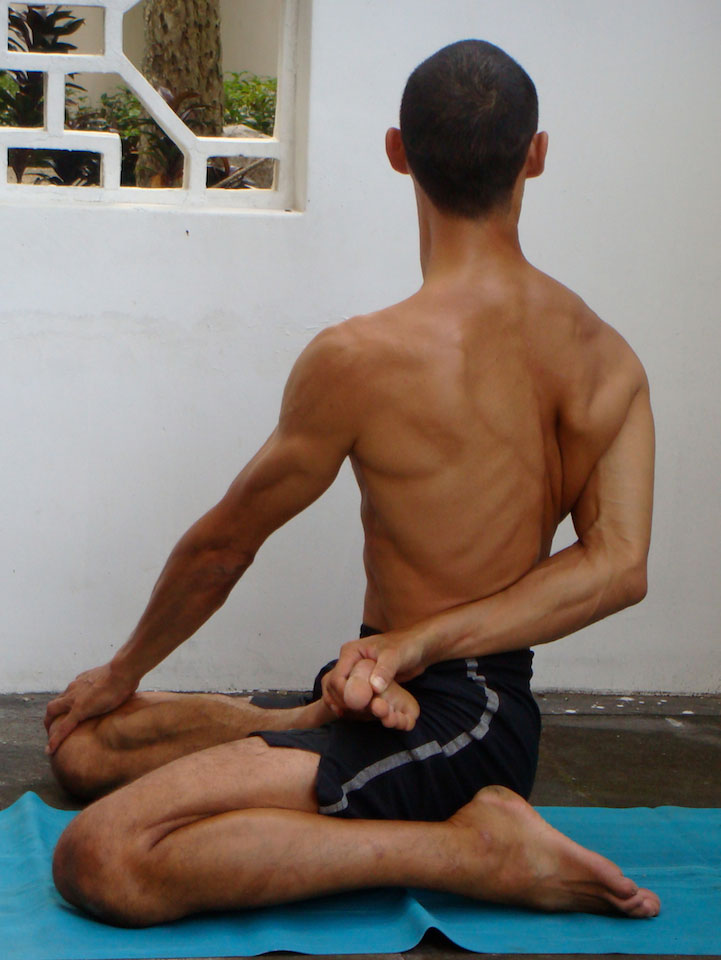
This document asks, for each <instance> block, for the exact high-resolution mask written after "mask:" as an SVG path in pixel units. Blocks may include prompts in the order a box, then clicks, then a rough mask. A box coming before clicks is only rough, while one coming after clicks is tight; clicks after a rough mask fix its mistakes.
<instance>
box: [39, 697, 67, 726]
mask: <svg viewBox="0 0 721 960" xmlns="http://www.w3.org/2000/svg"><path fill="white" fill-rule="evenodd" d="M70 706H71V702H70V698H69V697H56V698H55V699H54V700H51V701H50V703H49V704H48V705H47V707H46V709H45V719H44V720H43V723H44V724H45V729H46V730H50V725H51V723H52V722H53V720H54V719H55V718H56V717H59V716H60V714H61V713H67V712H68V711H69V710H70Z"/></svg>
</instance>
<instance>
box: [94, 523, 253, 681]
mask: <svg viewBox="0 0 721 960" xmlns="http://www.w3.org/2000/svg"><path fill="white" fill-rule="evenodd" d="M208 527H209V524H208V521H207V520H206V518H202V519H201V520H199V521H198V523H196V524H195V525H194V526H193V527H191V529H190V530H189V531H188V532H187V533H186V534H185V535H184V536H183V538H182V539H181V540H180V541H179V543H178V544H177V546H176V547H175V548H174V550H173V551H172V553H171V554H170V557H169V558H168V561H167V563H166V564H165V567H164V568H163V571H162V573H161V574H160V577H159V579H158V582H157V583H156V585H155V587H154V589H153V592H152V594H151V596H150V600H149V601H148V605H147V607H146V609H145V611H144V613H143V615H142V617H141V618H140V621H139V623H138V625H137V627H136V628H135V630H133V632H132V634H131V635H130V638H129V639H128V641H127V642H126V643H125V644H124V645H123V646H122V647H121V648H120V649H119V650H118V652H117V653H116V655H115V656H114V657H113V660H112V661H111V667H112V669H113V670H114V671H116V672H117V673H119V674H121V675H123V676H125V677H130V678H132V679H133V680H135V681H136V682H137V681H139V680H140V678H141V677H143V676H144V675H145V674H146V673H148V672H149V671H150V670H152V669H153V667H155V666H157V665H158V664H159V663H160V662H161V661H162V660H164V659H165V658H166V657H167V656H168V655H169V654H170V653H172V651H173V650H175V649H176V647H178V646H180V644H181V643H183V642H184V641H185V640H187V639H188V638H189V637H190V636H192V635H193V634H194V633H195V632H196V630H198V629H199V628H200V627H201V626H202V625H203V624H204V623H205V622H206V620H208V619H209V618H210V617H211V616H212V615H213V614H214V613H215V611H216V610H218V609H219V608H220V607H221V606H222V605H223V603H224V602H225V600H226V599H227V597H228V594H229V593H230V591H231V590H232V589H233V587H234V586H235V584H236V583H237V582H238V580H239V579H240V577H241V576H242V574H243V573H244V572H245V570H246V569H247V568H248V566H250V563H251V562H252V554H243V553H238V552H234V551H233V550H231V549H230V548H229V547H228V546H227V545H225V544H223V543H222V542H217V541H214V540H213V539H212V538H211V537H209V536H208Z"/></svg>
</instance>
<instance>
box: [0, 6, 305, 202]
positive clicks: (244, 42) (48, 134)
mask: <svg viewBox="0 0 721 960" xmlns="http://www.w3.org/2000/svg"><path fill="white" fill-rule="evenodd" d="M182 2H183V3H184V4H187V0H182ZM192 2H195V3H198V4H201V5H202V4H205V3H207V4H210V5H211V6H212V5H215V6H216V7H217V10H218V12H219V14H220V20H219V22H218V23H216V27H218V30H217V41H216V40H214V39H213V35H212V31H211V32H210V34H209V36H210V39H208V37H207V36H206V37H205V39H203V38H202V37H201V40H200V41H199V48H198V49H199V50H200V51H201V62H200V64H197V63H196V64H195V65H194V66H193V65H192V64H191V65H190V66H189V67H188V66H187V65H186V64H185V63H183V62H181V60H180V59H179V58H178V56H177V54H178V50H179V43H177V42H175V40H177V38H172V37H171V41H170V42H168V43H166V42H165V41H164V40H163V38H164V37H165V35H166V34H167V33H168V31H169V25H170V26H172V22H173V18H172V16H171V14H172V12H173V9H174V7H177V6H178V4H179V3H181V0H141V2H137V0H92V3H91V2H90V0H74V2H72V3H69V4H68V5H67V6H57V5H52V6H51V5H39V4H32V5H25V4H17V3H10V2H8V0H0V21H2V20H4V22H5V23H6V24H7V44H6V43H5V40H4V38H2V37H0V168H1V166H2V164H3V162H4V163H5V164H6V167H7V171H3V170H2V169H0V194H1V193H10V192H13V191H14V190H17V189H21V190H26V188H29V187H36V186H40V185H42V186H44V187H46V188H48V187H57V186H60V185H63V186H66V185H71V186H78V187H79V186H83V188H84V189H83V190H82V191H72V190H63V191H61V193H62V194H63V196H64V197H65V198H68V196H69V195H72V196H78V197H80V196H82V197H85V198H87V197H88V196H89V192H88V189H87V188H92V187H95V188H96V191H98V192H99V198H100V199H103V198H107V199H109V200H112V201H117V200H130V201H134V202H138V201H139V202H143V201H144V200H145V201H150V202H153V203H156V202H177V198H178V197H180V198H181V199H182V202H183V203H187V202H191V203H193V204H211V205H218V204H220V205H230V206H245V207H258V208H273V207H279V208H281V209H289V208H292V207H293V206H297V188H296V183H295V179H294V177H295V170H294V167H295V163H294V161H295V157H296V153H297V143H296V136H297V131H296V129H295V128H296V113H297V103H296V99H297V82H296V72H297V69H296V68H297V65H298V57H299V49H302V48H303V44H302V43H299V22H304V23H305V24H306V25H307V22H308V14H309V4H310V0H192ZM166 8H167V9H166ZM183 30H185V27H184V26H183ZM254 30H255V33H254ZM171 33H172V31H171ZM203 43H205V44H206V45H207V44H208V43H209V44H210V45H211V46H213V45H215V47H217V49H215V50H214V52H213V54H212V55H213V57H214V58H215V60H214V62H213V64H212V65H210V66H209V64H210V60H211V52H209V51H206V52H205V53H204V52H203V51H204V50H205V48H204V47H203ZM6 46H7V52H6V53H5V52H4V50H5V47H6ZM199 66H200V69H198V67H199ZM186 67H187V69H186ZM204 71H205V72H207V73H209V74H217V76H216V77H215V81H214V90H215V92H214V93H213V92H212V90H211V92H209V89H210V88H209V87H208V86H207V85H204V83H203V80H204V77H203V72H204ZM151 81H152V82H151ZM166 84H167V85H166ZM211 86H213V85H211ZM211 101H212V102H211ZM83 156H85V165H84V166H83ZM25 159H27V160H28V162H27V163H25V165H24V167H23V162H24V160H25ZM30 161H32V162H30ZM73 164H75V169H73ZM18 173H20V176H19V177H18ZM74 173H77V176H73V174H74ZM3 174H5V175H3ZM42 193H43V194H44V195H47V194H48V193H52V191H49V190H47V189H45V190H43V191H42ZM23 195H26V196H27V195H28V194H27V193H24V194H23ZM173 197H175V198H176V199H175V200H173Z"/></svg>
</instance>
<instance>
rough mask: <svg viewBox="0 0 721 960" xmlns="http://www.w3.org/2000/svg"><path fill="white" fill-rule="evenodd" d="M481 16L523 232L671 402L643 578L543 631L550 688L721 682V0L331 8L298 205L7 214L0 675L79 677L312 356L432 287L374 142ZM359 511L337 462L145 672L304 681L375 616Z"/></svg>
mask: <svg viewBox="0 0 721 960" xmlns="http://www.w3.org/2000/svg"><path fill="white" fill-rule="evenodd" d="M464 36H482V37H485V38H488V39H491V40H493V41H494V42H496V43H499V44H500V45H501V46H504V47H505V48H507V49H508V51H509V52H510V53H512V54H513V55H515V56H516V57H517V58H518V59H519V60H520V62H521V63H522V64H524V66H525V67H526V68H527V69H528V70H529V72H530V73H531V75H532V76H533V77H534V79H535V80H536V83H537V85H538V88H539V91H540V96H541V109H542V122H543V126H544V127H545V128H547V129H549V130H550V133H551V152H550V156H549V167H548V172H547V174H546V176H545V177H544V178H543V179H542V180H540V181H538V182H535V183H533V184H531V185H530V187H529V190H528V195H527V210H526V213H525V217H524V221H523V233H522V235H523V240H524V245H525V250H526V253H527V255H528V256H529V258H530V259H531V260H533V261H535V262H536V263H537V264H538V265H539V266H540V267H542V268H543V269H545V270H548V271H549V272H551V273H553V274H556V275H557V276H559V277H560V278H561V279H563V280H564V281H565V282H566V283H568V284H569V285H570V286H571V287H573V288H574V289H576V290H577V291H578V292H579V293H581V295H583V296H584V297H585V298H586V299H587V300H588V301H589V302H590V303H591V304H592V305H593V306H594V307H595V308H596V309H597V310H598V311H599V312H600V313H601V315H602V316H604V317H605V318H606V319H608V320H609V321H610V322H612V323H614V324H615V325H616V326H617V327H618V328H619V329H620V330H621V332H622V333H623V334H624V335H625V336H626V337H627V338H628V340H629V341H630V342H631V344H632V345H633V346H634V347H635V348H636V350H637V351H638V352H639V353H640V355H641V356H642V358H643V359H644V361H645V363H646V366H647V368H648V371H649V375H650V378H651V381H652V387H653V396H654V404H655V410H656V417H657V421H658V439H659V455H658V496H657V508H656V528H655V538H654V544H653V551H652V558H651V588H650V593H649V596H648V599H647V600H646V601H645V603H644V604H642V605H641V606H639V607H636V608H634V609H633V610H631V611H629V612H626V613H623V614H620V615H618V616H616V617H614V618H612V619H611V620H609V621H606V622H605V623H603V624H600V625H597V626H596V627H594V628H592V629H590V630H587V631H585V632H584V633H583V634H581V635H578V636H576V637H573V638H569V639H566V640H563V641H559V642H557V643H556V644H555V645H551V646H549V647H547V648H544V649H541V650H540V651H539V653H538V655H537V664H538V671H537V676H538V685H539V686H542V687H555V688H560V687H567V686H570V687H576V688H582V689H614V690H625V689H634V688H635V689H642V690H668V691H712V690H713V691H719V690H721V666H719V664H720V663H721V657H720V656H719V640H720V639H721V638H720V636H719V634H720V632H721V630H720V622H721V616H720V601H719V594H720V593H721V591H719V589H718V569H719V560H720V559H721V557H720V553H721V547H720V546H719V545H720V544H721V512H720V511H719V509H718V499H717V498H718V487H719V481H718V477H719V475H720V474H721V440H720V439H719V437H720V433H719V427H718V411H719V393H720V387H719V380H720V379H721V378H719V375H718V371H719V369H720V363H719V361H720V360H721V357H720V356H719V353H720V350H719V345H720V338H719V331H718V304H719V303H720V302H721V271H720V270H719V262H718V251H719V249H720V248H721V244H720V241H721V226H720V218H719V196H720V193H721V182H720V180H721V177H720V174H719V165H718V161H717V158H718V156H719V152H720V148H721V142H720V135H719V126H718V117H719V108H720V107H721V102H720V101H721V95H720V93H719V91H720V90H721V84H719V68H718V56H717V51H718V48H719V41H720V40H721V5H719V4H718V3H717V2H716V0H693V2H685V3H684V4H679V3H678V2H676V0H635V2H634V3H633V4H629V3H627V2H626V0H604V2H602V3H600V2H588V0H563V2H560V0H555V2H551V0H546V2H544V3H543V4H539V3H537V2H536V0H507V2H505V3H503V4H501V3H498V2H497V0H488V2H484V0H444V2H443V3H438V2H436V0H392V2H388V0H343V3H338V2H337V0H316V3H315V7H314V24H313V53H312V84H311V110H310V138H309V141H310V156H309V198H308V207H307V212H305V213H304V214H295V215H284V214H267V213H247V212H246V213H244V212H237V213H234V212H225V213H222V214H219V213H215V214H214V213H212V212H205V211H202V212H200V211H196V212H190V211H184V210H176V211H173V210H167V209H153V208H151V207H147V208H144V209H143V208H136V209H120V208H103V207H100V206H98V205H93V204H88V205H87V206H85V207H84V208H78V209H73V210H68V208H67V207H65V208H60V207H54V206H51V205H37V206H28V205H21V204H18V205H15V206H5V207H3V208H0V277H1V280H2V300H1V302H0V344H1V346H0V398H1V399H2V409H3V417H2V420H1V421H0V449H1V450H2V463H3V467H2V470H1V471H0V526H1V534H2V543H3V554H2V560H1V561H0V562H1V563H2V567H1V568H0V569H1V572H0V590H1V591H2V598H1V600H0V603H1V607H0V608H1V609H2V611H3V616H2V625H1V626H0V690H2V691H12V690H42V689H58V688H61V687H63V686H64V685H65V684H66V683H67V681H68V680H69V679H71V677H72V676H74V674H75V673H76V672H77V671H79V670H80V669H83V668H86V667H88V666H91V665H94V664H96V663H98V662H101V661H102V660H103V659H104V658H105V657H107V656H108V654H109V653H110V652H111V651H112V649H114V648H116V647H117V646H118V645H120V644H121V643H122V642H123V640H124V638H125V636H126V635H127V634H128V632H129V631H130V629H131V628H132V627H133V625H134V623H135V621H136V619H137V617H138V615H139V613H140V611H141V609H142V606H143V605H144V602H145V599H146V597H147V595H148V592H149V590H150V588H151V586H152V584H153V582H154V579H155V577H156V575H157V573H158V571H159V569H160V567H161V565H162V563H163V562H164V560H165V557H166V555H167V552H168V550H169V549H170V547H171V546H172V545H173V543H174V541H175V539H176V538H177V536H178V535H179V534H180V533H181V532H182V531H183V529H184V528H185V527H186V526H187V525H188V524H189V523H190V522H191V521H192V520H194V519H195V518H196V516H198V515H199V514H200V512H201V511H203V510H204V509H205V508H206V507H208V506H209V505H210V504H211V503H212V502H214V500H215V499H216V498H217V497H218V496H219V495H220V494H221V493H222V492H223V491H224V489H225V486H226V485H227V483H228V482H229V481H230V479H231V478H232V476H233V475H234V473H235V472H236V471H237V470H238V469H239V468H240V467H241V466H242V465H243V463H244V462H245V461H246V460H247V459H248V457H249V456H250V455H251V454H252V453H253V452H254V450H255V449H256V448H257V447H258V445H259V444H260V443H261V442H262V441H263V440H264V438H265V436H266V435H267V434H268V432H269V431H270V430H271V429H272V426H273V424H274V418H275V416H276V414H277V409H278V402H279V396H280V391H281V388H282V384H283V382H284V379H285V377H286V375H287V373H288V370H289V368H290V366H291V363H292V361H293V358H294V357H295V355H296V354H297V353H298V351H299V350H300V349H301V347H302V346H303V345H304V344H305V343H306V342H307V341H308V339H309V338H310V337H311V336H312V335H313V334H314V333H315V332H316V331H317V330H319V329H321V328H322V327H323V326H324V325H325V324H328V323H330V322H334V321H336V320H338V319H339V318H341V317H343V316H347V315H350V314H352V313H356V312H360V311H365V310H369V309H373V308H375V307H378V306H380V305H382V304H384V303H386V302H388V301H392V300H395V299H399V298H401V297H403V296H405V295H406V294H407V293H409V292H410V291H412V290H413V288H414V287H415V285H416V284H417V283H418V280H419V271H418V268H417V263H416V239H415V219H414V210H413V203H412V198H411V192H410V187H409V184H408V182H407V181H405V180H402V179H400V178H398V177H396V176H395V175H394V174H392V173H391V171H390V170H389V169H388V168H387V166H386V163H385V159H384V156H383V149H382V140H383V134H384V131H385V129H386V127H387V126H388V125H389V124H391V123H393V122H394V121H395V119H396V116H397V107H398V100H399V96H400V92H401V89H402V85H403V83H404V81H405V78H406V76H407V74H408V73H409V72H410V70H411V69H412V68H413V67H414V66H415V64H416V63H417V62H418V61H419V60H421V59H422V58H423V57H424V56H426V55H427V54H429V53H431V52H433V51H434V50H435V49H437V48H438V47H440V46H441V45H443V44H444V43H446V42H449V41H452V40H454V39H458V38H461V37H464ZM357 508H358V502H357V496H356V493H355V491H354V489H353V484H352V480H351V478H350V476H349V475H348V472H344V474H343V475H342V477H341V478H340V480H339V482H338V484H337V485H336V487H334V488H333V489H332V491H330V492H329V493H328V494H327V495H326V496H325V497H324V498H322V500H321V501H320V502H319V503H317V504H315V505H314V506H313V507H312V508H311V510H309V511H308V512H307V513H306V514H305V515H303V516H301V517H299V518H297V519H296V520H294V521H293V522H292V523H291V524H289V525H288V526H287V527H286V528H285V529H283V530H282V531H280V532H279V533H278V534H276V535H275V536H274V537H273V538H272V539H271V540H270V541H269V543H268V544H267V545H266V547H265V548H264V550H263V552H262V554H261V555H260V556H259V558H258V559H257V561H256V563H255V565H254V566H253V567H252V568H251V570H250V571H249V572H248V574H247V576H246V578H245V579H244V581H242V582H241V584H240V585H239V586H238V588H237V589H236V592H235V593H234V595H233V597H232V598H231V600H230V601H229V602H228V604H227V605H226V607H225V608H224V609H223V610H222V611H221V612H220V613H219V614H218V615H217V616H216V617H215V618H214V619H213V620H212V621H211V623H210V624H209V625H208V626H207V627H206V628H204V629H203V630H202V631H201V632H200V633H199V634H198V635H197V637H195V638H194V639H192V640H191V641H189V642H188V643H187V644H186V645H185V646H184V647H183V648H181V649H180V650H179V651H178V652H177V653H176V654H175V655H174V656H173V657H171V658H170V659H169V660H168V661H167V663H166V664H164V665H162V666H161V667H160V668H159V669H157V670H156V671H154V672H153V673H152V674H150V675H149V676H148V678H147V685H148V686H154V685H155V686H165V685H167V686H173V687H176V688H181V689H182V688H184V689H193V688H195V689H198V688H208V689H211V688H218V689H238V688H240V689H243V688H253V687H259V686H270V687H282V686H289V687H298V686H304V685H305V684H306V683H307V682H308V680H309V678H310V674H311V672H312V667H313V666H314V665H315V664H316V663H320V662H321V661H323V659H324V658H329V657H330V656H331V655H333V653H334V652H335V651H336V649H337V647H338V645H339V644H340V642H341V641H343V640H345V639H346V638H348V637H352V636H353V634H354V631H355V629H356V627H357V624H358V621H359V619H360V614H361V597H362V584H361V564H360V556H359V552H360V544H361V538H360V529H359V522H358V520H357Z"/></svg>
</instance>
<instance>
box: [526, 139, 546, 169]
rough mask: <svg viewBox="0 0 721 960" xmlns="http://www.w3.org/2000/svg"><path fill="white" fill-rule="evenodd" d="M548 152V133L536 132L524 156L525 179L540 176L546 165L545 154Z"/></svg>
mask: <svg viewBox="0 0 721 960" xmlns="http://www.w3.org/2000/svg"><path fill="white" fill-rule="evenodd" d="M547 153H548V134H547V133H536V134H534V135H533V140H531V146H530V147H529V148H528V156H527V157H526V168H525V175H526V179H527V180H530V179H531V178H532V177H540V176H541V174H542V173H543V171H544V169H545V166H546V154H547Z"/></svg>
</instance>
